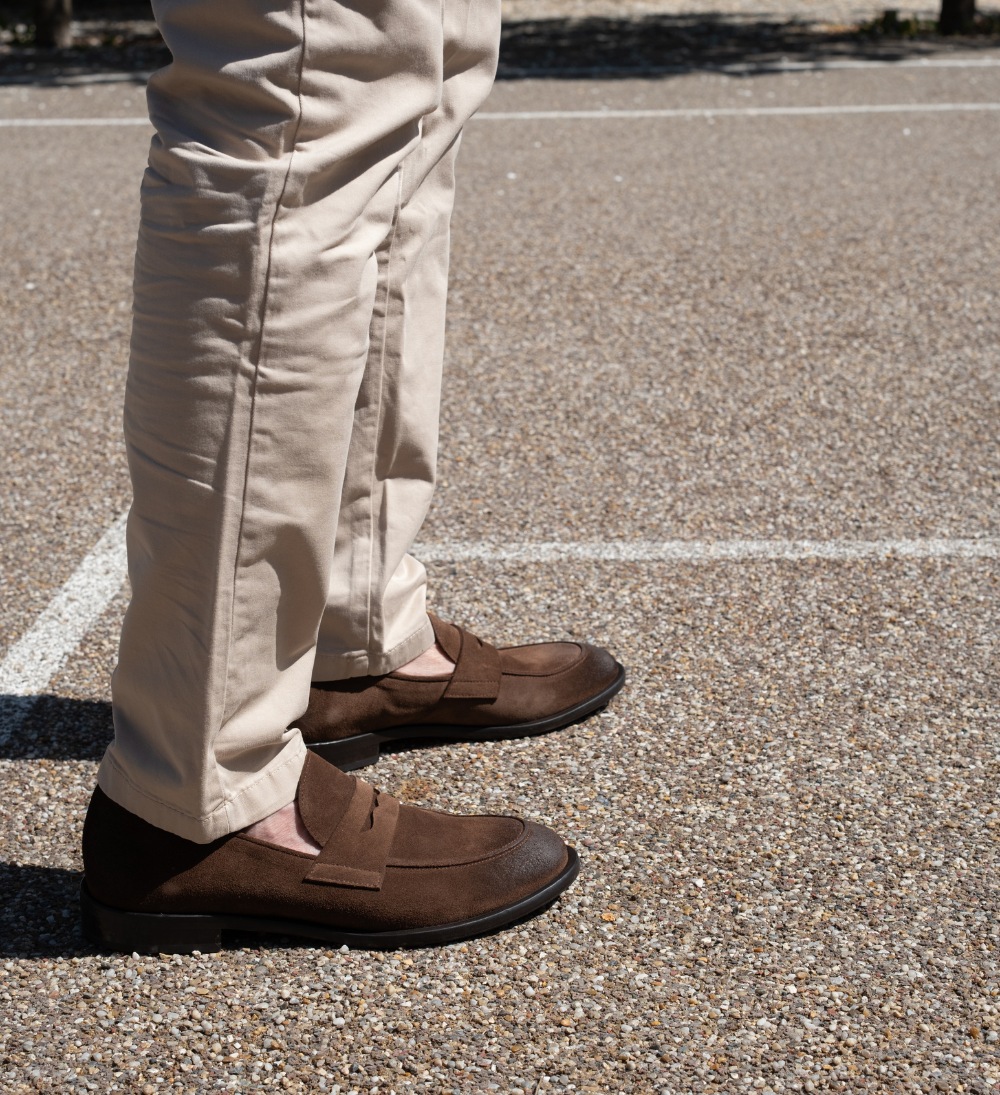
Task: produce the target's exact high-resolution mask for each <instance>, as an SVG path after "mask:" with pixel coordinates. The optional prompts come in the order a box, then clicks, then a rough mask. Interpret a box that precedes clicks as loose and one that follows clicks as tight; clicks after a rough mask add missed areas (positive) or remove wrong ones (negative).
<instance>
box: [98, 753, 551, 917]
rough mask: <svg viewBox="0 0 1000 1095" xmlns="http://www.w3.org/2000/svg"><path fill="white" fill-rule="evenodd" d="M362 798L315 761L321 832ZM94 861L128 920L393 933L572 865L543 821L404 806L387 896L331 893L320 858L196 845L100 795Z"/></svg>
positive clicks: (102, 895)
mask: <svg viewBox="0 0 1000 1095" xmlns="http://www.w3.org/2000/svg"><path fill="white" fill-rule="evenodd" d="M356 790H357V783H356V781H355V779H354V778H353V777H351V776H347V775H345V774H344V773H343V772H341V771H340V770H339V769H337V768H334V767H333V765H331V764H328V763H327V762H326V761H324V760H322V759H320V758H319V757H316V756H314V755H312V754H310V756H309V757H308V759H307V761H306V765H305V767H304V768H303V772H302V777H301V780H300V784H299V804H300V805H299V808H300V811H301V812H302V814H303V820H304V822H305V824H306V827H307V828H308V829H309V831H310V833H313V834H314V836H315V835H316V834H317V833H326V834H327V835H328V836H329V835H332V834H333V833H334V832H335V831H336V829H337V826H338V824H339V822H340V821H341V819H342V818H343V817H344V816H345V815H346V814H347V810H348V807H349V806H350V804H351V802H352V800H354V797H355V793H356ZM372 797H374V796H372ZM386 797H387V796H384V795H379V796H378V798H379V799H381V800H384V799H385V798H386ZM83 859H84V869H85V871H86V879H87V887H88V889H89V890H90V893H91V894H92V896H93V897H94V898H96V900H98V901H100V902H103V903H104V904H106V905H111V906H113V907H114V908H118V909H125V910H129V911H135V912H159V913H236V914H243V915H248V916H266V917H281V918H288V919H291V920H304V921H310V922H314V923H317V924H324V925H328V926H332V927H339V928H344V929H353V930H357V931H392V930H405V929H407V928H417V927H434V926H436V925H443V924H450V923H454V922H456V921H461V920H467V919H469V918H471V917H474V916H480V915H483V914H485V913H489V912H492V911H494V910H497V909H501V908H504V907H505V906H507V905H510V904H512V903H513V902H516V901H518V900H520V899H521V898H524V897H527V896H529V895H530V894H532V893H534V892H536V891H537V890H539V889H540V888H541V887H543V886H545V885H546V884H547V883H549V882H551V881H552V880H553V879H555V878H556V877H557V876H558V874H559V873H560V871H562V869H563V868H564V867H565V865H566V863H567V860H568V855H567V849H566V846H565V845H564V844H563V842H562V840H561V839H560V838H559V837H558V836H557V835H556V834H555V833H554V832H552V831H551V830H550V829H546V828H544V827H543V826H540V825H536V824H534V823H532V822H528V821H522V820H520V819H518V818H511V817H492V816H487V817H476V816H473V817H458V816H455V815H451V814H442V813H437V812H434V811H431V810H423V809H419V808H417V807H414V806H405V805H400V806H399V811H398V818H397V820H396V827H395V832H394V835H393V838H392V842H391V845H390V847H389V849H388V855H387V862H386V864H385V866H384V874H383V877H382V881H381V887H380V888H379V889H378V890H375V889H370V888H363V887H356V886H348V885H341V884H330V883H327V882H323V881H310V880H307V878H306V875H307V874H308V873H309V872H310V871H311V870H313V868H314V867H315V865H316V864H317V860H318V857H317V856H309V855H303V854H301V853H298V852H293V851H290V850H288V849H284V848H279V847H277V846H275V845H273V844H268V843H266V842H265V841H261V840H255V839H253V838H251V837H248V836H246V835H245V834H242V833H234V834H232V835H230V836H225V837H222V838H221V839H219V840H216V841H214V842H213V843H211V844H195V843H194V842H193V841H189V840H184V839H183V838H181V837H178V836H175V835H174V834H173V833H169V832H167V831H166V830H164V829H157V828H155V827H154V826H152V825H150V824H149V823H148V822H146V821H143V820H142V819H141V818H139V817H138V816H136V815H135V814H131V813H129V812H128V811H127V810H125V809H124V808H123V807H121V806H119V805H118V804H117V803H115V802H113V801H112V800H111V799H109V798H108V797H107V795H105V794H104V792H103V791H101V790H100V788H98V789H97V790H96V791H95V792H94V795H93V798H92V799H91V802H90V808H89V810H88V812H87V819H86V822H85V824H84V830H83Z"/></svg>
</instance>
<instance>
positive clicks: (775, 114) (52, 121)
mask: <svg viewBox="0 0 1000 1095" xmlns="http://www.w3.org/2000/svg"><path fill="white" fill-rule="evenodd" d="M998 110H1000V103H870V104H844V105H842V106H747V107H742V106H740V107H736V106H733V107H725V106H720V107H698V108H697V109H695V108H687V107H677V108H676V109H674V108H671V109H664V110H521V111H480V113H478V114H474V115H473V116H472V121H474V122H476V121H478V122H551V121H590V120H596V121H605V120H609V119H615V118H617V119H636V118H797V117H824V116H832V115H837V114H968V113H981V112H983V111H986V112H994V111H998ZM149 124H150V122H149V119H148V118H0V129H37V128H43V129H51V128H54V127H58V126H70V127H72V126H119V125H127V126H135V125H146V126H148V125H149Z"/></svg>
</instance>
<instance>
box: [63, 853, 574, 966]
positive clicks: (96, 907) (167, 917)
mask: <svg viewBox="0 0 1000 1095" xmlns="http://www.w3.org/2000/svg"><path fill="white" fill-rule="evenodd" d="M566 850H567V852H568V853H569V857H568V860H567V862H566V866H565V867H564V868H563V869H562V871H560V873H559V874H558V875H557V876H556V877H555V878H554V879H553V880H552V881H551V882H549V883H547V884H546V885H545V886H543V887H542V888H541V889H540V890H536V891H535V892H534V893H533V894H529V895H528V896H527V897H523V898H521V900H520V901H515V902H514V903H513V904H511V905H506V906H504V908H502V909H497V910H496V911H494V912H491V913H484V914H483V915H482V916H474V917H472V918H471V919H470V920H459V921H457V922H455V923H452V924H440V925H436V926H434V927H430V928H408V929H404V930H402V931H390V932H363V931H342V930H340V929H338V928H331V927H328V926H327V925H324V924H314V923H311V922H310V921H307V920H285V919H283V918H281V917H270V916H244V915H237V914H228V913H219V914H206V915H198V914H191V913H141V912H128V911H127V910H125V909H115V908H112V907H111V906H110V905H104V904H102V903H101V902H100V901H97V900H95V899H94V898H93V897H92V896H91V894H90V891H89V890H88V889H87V880H86V878H84V880H83V882H82V883H81V885H80V914H81V918H82V921H83V934H84V935H85V936H86V937H87V939H89V940H90V942H91V943H93V944H94V946H96V947H100V948H101V949H103V950H112V951H120V952H125V953H131V952H133V951H134V952H135V953H137V954H190V953H191V952H192V951H195V950H197V951H202V952H203V953H205V954H211V953H213V952H215V951H218V950H220V949H221V947H222V933H223V932H224V931H239V932H271V933H273V934H276V935H296V936H300V937H302V938H306V939H321V940H323V941H324V942H326V943H331V944H333V945H334V946H337V947H343V946H347V947H350V948H351V949H352V950H375V951H382V950H395V949H397V948H398V947H434V946H439V945H440V944H442V943H454V942H457V941H458V940H460V939H469V938H471V937H473V936H476V935H483V934H485V933H486V932H490V931H494V930H495V929H497V928H502V927H504V926H505V925H506V924H511V923H513V922H514V921H515V920H520V919H522V918H523V917H525V916H528V915H530V914H531V913H533V912H535V911H537V910H538V909H540V908H542V906H544V905H547V904H548V903H549V902H550V901H553V900H555V898H557V897H558V896H559V895H560V894H561V893H562V892H563V890H565V889H566V888H567V887H569V886H570V885H572V883H573V882H574V881H575V880H576V877H577V875H578V874H579V873H580V859H579V857H578V856H577V854H576V851H575V850H574V849H573V848H567V849H566Z"/></svg>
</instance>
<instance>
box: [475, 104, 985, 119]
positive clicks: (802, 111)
mask: <svg viewBox="0 0 1000 1095" xmlns="http://www.w3.org/2000/svg"><path fill="white" fill-rule="evenodd" d="M996 110H1000V103H872V104H867V105H858V104H845V105H843V106H748V107H735V106H734V107H704V108H698V109H697V110H695V109H688V108H680V107H679V108H677V109H671V110H524V111H505V112H501V111H496V112H488V111H485V112H480V113H479V114H475V115H473V119H472V120H473V121H480V122H548V121H556V120H560V121H562V120H565V121H585V120H591V119H597V120H604V119H614V118H618V119H621V118H780V117H793V118H794V117H811V116H822V115H833V114H952V113H967V112H970V111H976V112H978V111H996Z"/></svg>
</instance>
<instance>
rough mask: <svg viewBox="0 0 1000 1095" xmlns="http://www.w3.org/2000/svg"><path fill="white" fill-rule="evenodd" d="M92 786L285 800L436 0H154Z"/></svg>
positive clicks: (129, 805)
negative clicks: (120, 517)
mask: <svg viewBox="0 0 1000 1095" xmlns="http://www.w3.org/2000/svg"><path fill="white" fill-rule="evenodd" d="M156 14H157V18H158V20H159V21H160V25H161V28H162V30H163V32H164V35H165V38H166V40H167V43H168V44H169V45H170V47H171V50H172V51H173V54H174V57H175V61H174V63H173V64H172V65H170V66H169V67H168V68H166V69H164V70H163V71H162V72H161V73H158V74H157V75H156V76H155V77H154V79H153V80H152V81H151V84H150V90H149V101H150V108H151V114H152V118H153V121H154V124H155V125H156V128H157V135H156V137H155V138H154V140H153V143H152V148H151V152H150V165H149V168H148V170H147V172H146V176H145V179H144V181H143V190H142V224H141V228H140V237H139V247H138V253H137V258H136V294H135V324H134V332H133V343H132V359H131V363H130V370H129V380H128V389H127V396H126V407H125V434H126V443H127V446H128V454H129V462H130V468H131V473H132V478H133V484H134V491H135V501H134V503H133V508H132V512H131V515H130V519H129V572H130V577H131V580H132V592H133V598H132V603H131V605H130V607H129V611H128V614H127V616H126V620H125V626H124V628H123V632H122V642H121V652H120V657H119V665H118V670H117V672H116V674H115V681H114V701H115V730H116V735H115V741H114V744H113V745H112V746H111V747H110V749H109V750H108V753H107V755H106V757H105V760H104V763H103V765H102V768H101V773H100V783H101V786H102V788H103V789H104V790H105V791H106V792H107V794H108V795H109V796H110V797H111V798H112V799H114V800H115V801H117V802H118V803H120V804H121V805H123V806H124V807H125V808H126V809H128V810H130V811H131V812H133V813H135V814H138V815H139V816H140V817H143V818H144V819H146V820H147V821H149V822H151V823H152V824H153V825H156V826H159V827H161V828H165V829H168V830H170V831H172V832H175V833H177V834H178V835H181V836H184V837H186V838H188V839H191V840H196V841H208V840H212V839H215V838H216V837H218V836H220V835H222V834H224V833H227V832H231V831H233V830H235V829H239V828H242V827H243V826H245V825H247V824H250V823H252V822H254V821H257V820H259V819H261V818H262V817H264V816H266V815H267V814H269V813H271V812H272V811H274V810H275V809H277V808H279V807H281V806H283V805H285V804H286V803H288V802H289V801H291V800H292V798H293V797H294V795H295V788H296V786H297V782H298V775H299V771H300V769H301V766H302V762H303V759H304V747H303V744H302V741H301V737H300V735H299V733H298V732H297V731H295V730H287V729H286V727H288V726H289V724H291V723H292V722H293V721H294V720H295V718H296V716H297V715H299V714H300V713H301V712H302V710H303V709H304V707H305V705H306V700H307V695H308V687H309V679H310V676H311V672H312V665H313V659H314V655H315V647H316V636H317V632H318V629H319V624H320V619H321V617H322V613H323V608H324V604H325V602H326V598H327V593H328V590H329V589H330V586H331V566H332V560H333V554H334V539H335V533H336V528H337V512H338V503H339V500H340V497H341V492H342V485H343V483H344V477H345V469H346V467H347V462H348V452H349V447H350V445H351V434H352V427H353V423H352V420H353V417H354V411H355V404H356V401H357V399H358V395H359V392H360V391H361V388H362V381H363V378H364V374H365V366H366V361H367V358H368V331H369V326H370V324H371V321H372V314H373V309H374V306H375V298H376V291H377V287H378V262H377V258H376V255H377V253H378V252H379V251H380V249H381V248H383V245H384V244H385V241H386V240H387V238H388V237H389V235H390V233H391V231H392V228H393V224H394V221H395V219H396V217H397V213H398V210H399V206H400V199H401V174H400V171H399V168H400V165H401V164H402V163H403V161H404V160H405V159H406V157H407V156H408V154H410V153H412V152H413V151H414V149H416V148H417V147H418V145H419V143H420V138H419V131H420V124H421V121H420V120H421V118H422V117H423V116H424V115H426V114H429V113H431V112H432V111H433V110H434V109H435V108H436V106H437V104H438V101H439V99H440V94H441V83H442V68H441V65H442V61H441V58H442V30H441V12H440V6H439V0H388V2H387V3H385V2H383V3H381V4H380V5H379V7H378V11H377V12H374V13H373V14H372V17H370V18H369V17H368V15H366V14H365V13H364V11H363V10H352V9H351V8H347V7H344V6H342V5H339V4H337V3H334V2H333V0H321V2H319V3H315V2H309V3H306V2H305V0H294V2H291V3H289V4H288V5H287V7H280V6H279V7H278V8H275V7H274V6H273V5H264V4H261V3H260V2H259V0H198V2H197V3H194V2H191V0H163V2H161V3H160V4H158V6H157V11H156Z"/></svg>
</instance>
